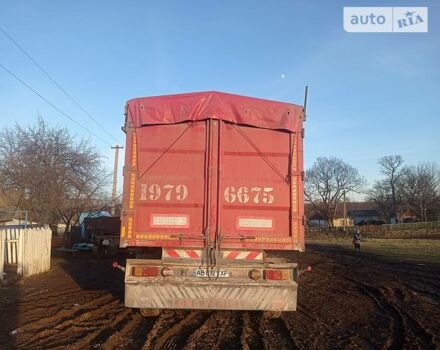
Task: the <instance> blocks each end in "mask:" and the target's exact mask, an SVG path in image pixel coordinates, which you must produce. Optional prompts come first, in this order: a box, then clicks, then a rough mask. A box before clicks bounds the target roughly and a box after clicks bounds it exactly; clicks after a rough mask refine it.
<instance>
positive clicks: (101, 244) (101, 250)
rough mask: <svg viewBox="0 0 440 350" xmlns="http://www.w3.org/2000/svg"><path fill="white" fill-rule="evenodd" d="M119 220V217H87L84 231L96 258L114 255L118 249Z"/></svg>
mask: <svg viewBox="0 0 440 350" xmlns="http://www.w3.org/2000/svg"><path fill="white" fill-rule="evenodd" d="M120 229H121V218H120V217H119V216H100V217H87V218H85V219H84V231H85V234H86V236H87V237H88V239H89V241H90V243H91V244H93V253H94V255H95V256H96V257H97V258H100V257H105V256H110V255H116V253H117V251H118V247H119V234H120Z"/></svg>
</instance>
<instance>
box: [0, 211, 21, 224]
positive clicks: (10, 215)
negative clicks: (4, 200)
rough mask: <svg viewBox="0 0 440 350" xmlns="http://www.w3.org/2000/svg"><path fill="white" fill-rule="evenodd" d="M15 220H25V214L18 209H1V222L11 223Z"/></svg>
mask: <svg viewBox="0 0 440 350" xmlns="http://www.w3.org/2000/svg"><path fill="white" fill-rule="evenodd" d="M13 219H22V220H24V215H23V212H22V211H20V210H16V208H0V222H9V221H12V220H13Z"/></svg>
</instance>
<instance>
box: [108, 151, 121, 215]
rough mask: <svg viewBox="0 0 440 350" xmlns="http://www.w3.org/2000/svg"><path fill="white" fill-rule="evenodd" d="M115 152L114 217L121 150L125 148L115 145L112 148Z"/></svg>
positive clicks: (113, 213)
mask: <svg viewBox="0 0 440 350" xmlns="http://www.w3.org/2000/svg"><path fill="white" fill-rule="evenodd" d="M111 148H112V149H114V150H115V167H114V169H113V191H112V215H115V213H116V187H117V184H118V160H119V150H120V149H122V148H124V147H123V146H119V145H115V146H112V147H111Z"/></svg>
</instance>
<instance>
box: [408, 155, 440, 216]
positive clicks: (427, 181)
mask: <svg viewBox="0 0 440 350" xmlns="http://www.w3.org/2000/svg"><path fill="white" fill-rule="evenodd" d="M404 193H405V200H406V203H407V204H408V206H409V207H410V208H411V209H412V210H413V211H414V212H415V213H417V214H418V216H419V218H420V220H422V221H428V211H429V210H430V209H432V208H433V207H434V206H435V205H436V204H438V203H439V202H440V169H439V167H438V165H437V163H429V162H427V163H421V164H419V165H417V166H412V167H408V168H407V169H406V171H405V177H404Z"/></svg>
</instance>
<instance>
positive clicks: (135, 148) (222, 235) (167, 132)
mask: <svg viewBox="0 0 440 350" xmlns="http://www.w3.org/2000/svg"><path fill="white" fill-rule="evenodd" d="M303 121H304V110H303V107H302V106H298V105H294V104H288V103H282V102H275V101H269V100H262V99H256V98H250V97H244V96H238V95H232V94H226V93H220V92H201V93H189V94H179V95H169V96H160V97H145V98H136V99H132V100H130V101H128V102H127V105H126V119H125V127H124V130H125V132H126V146H125V150H126V154H125V167H124V189H123V190H124V193H123V203H122V215H121V220H122V226H121V236H120V246H121V247H124V248H130V249H135V250H136V259H127V262H126V268H125V305H126V306H127V307H132V308H141V309H143V310H144V311H153V310H160V309H229V310H268V311H292V310H295V309H296V306H297V288H298V277H299V269H298V265H297V263H295V262H292V261H289V258H290V260H292V257H293V253H292V252H293V251H300V252H301V251H304V205H303V202H304V200H303V180H304V179H303V176H304V172H303V137H304V130H303ZM283 252H284V254H282V253H283ZM152 254H156V257H155V258H151V257H152V256H153V255H152Z"/></svg>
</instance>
